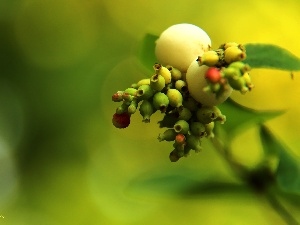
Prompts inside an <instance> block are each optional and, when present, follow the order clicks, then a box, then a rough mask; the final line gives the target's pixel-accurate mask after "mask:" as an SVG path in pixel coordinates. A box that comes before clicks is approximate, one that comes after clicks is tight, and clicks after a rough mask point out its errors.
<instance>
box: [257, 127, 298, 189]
mask: <svg viewBox="0 0 300 225" xmlns="http://www.w3.org/2000/svg"><path fill="white" fill-rule="evenodd" d="M260 137H261V141H262V145H263V148H264V150H265V152H266V153H269V154H278V156H279V164H278V167H277V171H276V180H277V184H278V186H279V188H280V189H281V190H283V191H285V192H289V193H295V194H300V161H299V160H297V158H296V157H294V156H293V155H292V154H291V153H290V152H289V151H288V149H287V148H286V147H285V146H284V145H283V144H282V143H280V141H279V140H278V139H277V138H276V137H275V136H274V135H273V134H272V133H271V132H270V130H268V129H267V128H266V127H265V126H263V125H262V126H261V127H260Z"/></svg>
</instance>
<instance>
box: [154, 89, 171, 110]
mask: <svg viewBox="0 0 300 225" xmlns="http://www.w3.org/2000/svg"><path fill="white" fill-rule="evenodd" d="M168 105H169V98H168V96H167V95H166V94H164V93H161V92H158V93H156V94H154V96H153V106H154V108H155V109H159V110H160V111H161V112H165V111H166V109H167V106H168Z"/></svg>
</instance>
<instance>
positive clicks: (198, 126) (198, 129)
mask: <svg viewBox="0 0 300 225" xmlns="http://www.w3.org/2000/svg"><path fill="white" fill-rule="evenodd" d="M190 130H191V134H193V135H195V136H197V137H203V136H205V135H206V133H205V126H204V125H203V124H202V123H200V122H192V123H191V125H190Z"/></svg>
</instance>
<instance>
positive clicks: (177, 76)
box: [166, 65, 182, 81]
mask: <svg viewBox="0 0 300 225" xmlns="http://www.w3.org/2000/svg"><path fill="white" fill-rule="evenodd" d="M166 68H167V69H168V70H169V71H170V72H171V77H172V80H174V81H176V80H180V79H181V78H182V73H181V71H180V70H179V69H176V68H174V67H173V66H170V65H168V66H166Z"/></svg>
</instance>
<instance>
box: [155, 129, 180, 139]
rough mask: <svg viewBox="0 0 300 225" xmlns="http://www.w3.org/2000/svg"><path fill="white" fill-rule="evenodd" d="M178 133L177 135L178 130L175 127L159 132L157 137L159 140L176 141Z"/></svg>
mask: <svg viewBox="0 0 300 225" xmlns="http://www.w3.org/2000/svg"><path fill="white" fill-rule="evenodd" d="M176 135H177V132H176V131H175V130H174V129H168V130H166V131H165V132H164V133H162V134H159V136H158V138H157V139H158V140H159V141H174V140H175V137H176Z"/></svg>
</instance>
